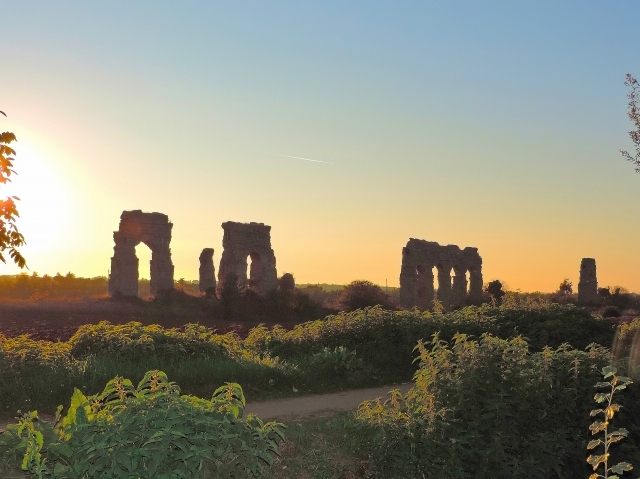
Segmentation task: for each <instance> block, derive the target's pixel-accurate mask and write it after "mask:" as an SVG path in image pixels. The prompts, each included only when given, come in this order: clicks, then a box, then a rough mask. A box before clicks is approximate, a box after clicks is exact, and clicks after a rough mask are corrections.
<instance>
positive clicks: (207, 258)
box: [198, 248, 216, 293]
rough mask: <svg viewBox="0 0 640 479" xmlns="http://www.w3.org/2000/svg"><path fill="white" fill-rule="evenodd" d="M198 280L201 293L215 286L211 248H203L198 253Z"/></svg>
mask: <svg viewBox="0 0 640 479" xmlns="http://www.w3.org/2000/svg"><path fill="white" fill-rule="evenodd" d="M199 273H200V281H199V285H198V287H199V289H200V292H201V293H206V292H207V290H208V289H209V288H215V287H216V270H215V268H214V266H213V248H205V249H203V250H202V253H200V270H199Z"/></svg>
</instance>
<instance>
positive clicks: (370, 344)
mask: <svg viewBox="0 0 640 479" xmlns="http://www.w3.org/2000/svg"><path fill="white" fill-rule="evenodd" d="M437 332H440V337H441V338H443V339H445V340H451V339H452V338H453V336H454V335H455V334H456V333H465V334H468V335H472V336H474V337H476V338H479V337H480V335H482V333H485V332H489V333H492V334H494V335H496V336H499V337H501V338H505V339H508V338H513V337H516V336H518V335H523V336H524V337H526V338H528V340H529V341H530V347H531V348H532V349H533V350H535V351H540V350H542V349H543V348H544V347H545V346H550V347H553V348H557V347H559V346H560V345H561V344H563V343H569V344H571V345H572V346H573V347H576V348H580V349H584V348H585V347H586V346H587V345H588V344H590V343H592V342H596V343H598V344H600V345H604V346H609V345H611V344H612V341H613V337H614V332H615V329H614V327H613V326H612V325H611V324H610V323H609V322H608V321H605V320H603V319H601V318H596V317H594V316H592V315H591V314H590V313H589V312H588V311H587V310H586V309H583V308H578V307H575V306H573V305H560V304H555V303H548V302H544V301H537V302H525V303H519V302H514V301H513V300H511V299H509V300H506V301H505V304H504V305H503V306H500V307H491V306H489V305H483V306H479V307H477V306H468V307H466V308H463V309H460V310H457V311H453V312H449V313H431V312H420V311H418V310H413V311H389V310H385V309H382V308H380V307H373V308H366V309H363V310H357V311H352V312H350V313H339V314H337V315H334V316H328V317H327V318H326V319H325V320H324V321H311V322H308V323H304V324H301V325H297V326H296V327H294V328H293V329H292V330H290V331H287V330H285V329H284V328H281V327H278V326H276V327H274V328H273V329H272V330H269V329H267V328H265V327H264V326H263V327H259V328H254V329H252V330H251V331H250V333H249V335H248V337H247V339H246V340H245V341H244V346H245V347H246V348H248V349H250V350H253V351H255V352H256V353H257V354H268V355H270V356H271V357H276V356H278V357H280V358H282V359H285V360H293V359H298V358H302V357H305V356H308V355H310V354H315V353H318V352H320V351H322V350H323V349H324V348H329V349H331V350H333V349H334V348H337V347H340V346H343V347H345V348H347V349H348V350H350V351H355V352H357V355H358V358H361V359H362V360H363V361H364V362H365V364H368V365H370V366H371V367H372V368H374V369H375V370H377V371H379V372H380V375H381V380H382V378H383V377H386V378H388V379H390V380H401V379H408V378H410V377H411V374H412V373H413V371H414V370H415V367H413V366H412V363H413V353H412V352H411V351H412V348H413V347H414V345H415V344H416V342H417V341H418V340H419V339H425V338H430V337H431V336H432V335H433V334H435V333H437Z"/></svg>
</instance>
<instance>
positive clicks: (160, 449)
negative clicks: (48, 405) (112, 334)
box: [0, 371, 284, 479]
mask: <svg viewBox="0 0 640 479" xmlns="http://www.w3.org/2000/svg"><path fill="white" fill-rule="evenodd" d="M244 406H245V398H244V394H243V392H242V388H241V387H240V386H239V385H238V384H227V385H225V386H222V387H220V388H219V389H218V390H216V391H215V392H214V394H213V397H212V399H211V400H210V401H208V400H204V399H200V398H197V397H194V396H188V395H181V394H180V390H179V388H178V387H177V385H176V384H175V383H171V382H169V381H168V379H167V376H166V374H164V373H163V372H161V371H149V372H147V373H146V374H145V376H144V377H143V379H142V381H141V382H140V384H139V385H138V387H137V388H136V387H134V386H133V384H132V383H131V381H129V380H128V379H123V378H121V377H116V378H114V379H112V380H111V381H109V382H108V383H107V385H106V387H105V388H104V390H103V391H102V393H100V394H97V395H95V396H90V397H85V396H84V394H82V393H81V392H80V391H79V390H77V389H76V390H75V392H74V394H73V396H72V398H71V404H70V406H69V408H67V412H66V416H65V417H61V415H60V411H61V409H62V406H60V408H59V410H58V417H57V418H56V421H55V422H54V423H53V424H52V423H47V422H43V421H39V420H38V417H37V413H35V412H33V413H28V414H26V415H24V416H23V418H22V420H21V421H20V422H19V424H16V425H10V426H9V427H8V428H7V431H6V432H4V433H3V434H2V435H0V459H1V460H2V462H3V463H4V467H5V471H4V472H5V474H6V473H7V471H8V470H11V469H14V470H15V469H16V466H17V465H18V464H21V466H22V469H23V470H24V471H27V472H28V473H29V475H30V477H37V478H50V479H84V478H88V477H103V478H107V479H109V478H113V479H115V478H132V477H135V478H139V479H143V478H149V479H151V478H172V479H198V478H202V479H204V478H227V477H244V478H248V479H250V478H257V477H262V473H263V470H264V466H265V465H271V464H272V463H273V458H274V455H276V454H277V453H278V444H279V443H280V442H281V441H282V440H283V439H284V435H283V428H284V426H283V425H281V424H278V423H275V422H270V423H266V424H265V423H263V422H262V421H261V420H260V419H259V418H257V417H255V416H253V415H249V416H248V417H247V418H246V419H243V418H242V415H243V409H244Z"/></svg>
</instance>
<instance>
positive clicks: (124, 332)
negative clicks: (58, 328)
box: [68, 321, 234, 361]
mask: <svg viewBox="0 0 640 479" xmlns="http://www.w3.org/2000/svg"><path fill="white" fill-rule="evenodd" d="M233 341H234V337H233V336H232V335H229V334H227V335H219V334H215V333H214V332H213V331H212V330H211V329H209V328H206V327H204V326H201V325H198V324H187V325H185V326H184V331H180V330H178V329H164V328H162V327H161V326H159V325H157V324H153V325H150V326H143V325H142V323H138V322H130V323H127V324H122V325H112V324H111V323H109V322H108V321H101V322H100V323H98V324H85V325H83V326H80V328H78V331H76V333H75V334H74V335H73V336H72V337H71V338H70V339H69V341H68V344H69V346H70V348H71V349H70V351H71V354H72V355H73V356H74V357H76V358H84V357H87V356H89V355H101V354H113V353H117V354H118V356H120V357H121V358H126V359H128V360H131V361H138V360H141V359H147V358H149V357H150V356H156V357H162V358H167V359H168V358H178V357H181V358H184V357H185V356H192V357H202V358H223V357H227V356H228V351H227V348H228V347H229V346H230V345H231V343H233Z"/></svg>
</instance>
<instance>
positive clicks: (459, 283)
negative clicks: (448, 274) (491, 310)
mask: <svg viewBox="0 0 640 479" xmlns="http://www.w3.org/2000/svg"><path fill="white" fill-rule="evenodd" d="M453 272H454V276H453V287H452V291H451V307H452V308H461V307H463V306H464V305H465V303H466V300H467V276H466V273H467V268H465V267H463V266H454V267H453Z"/></svg>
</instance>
